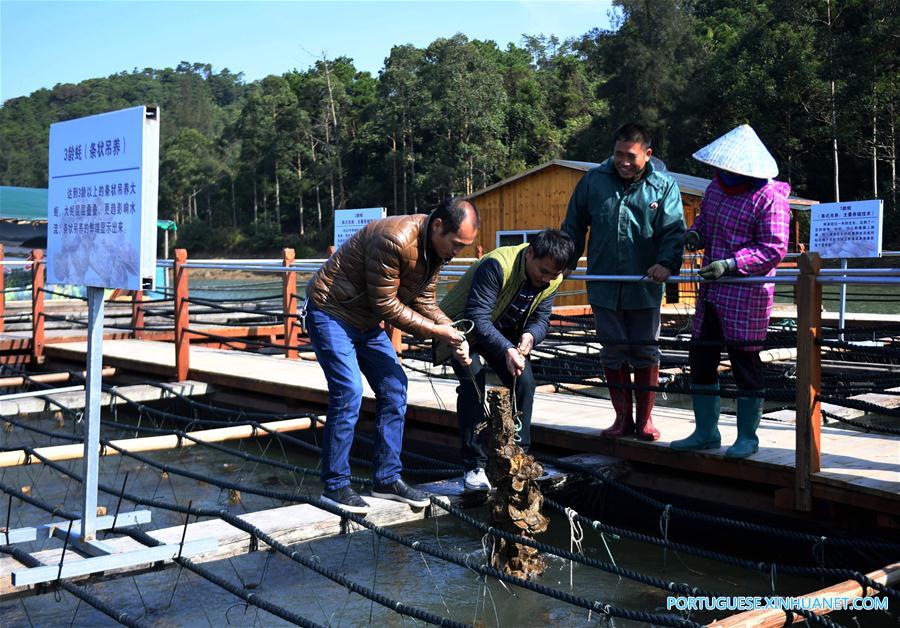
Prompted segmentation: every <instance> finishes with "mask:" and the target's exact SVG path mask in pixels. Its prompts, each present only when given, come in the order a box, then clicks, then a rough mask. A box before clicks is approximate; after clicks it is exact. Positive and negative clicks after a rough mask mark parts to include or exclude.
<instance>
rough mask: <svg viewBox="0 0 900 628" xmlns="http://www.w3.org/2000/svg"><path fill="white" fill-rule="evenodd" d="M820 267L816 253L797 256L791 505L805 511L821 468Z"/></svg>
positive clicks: (820, 260) (809, 506)
mask: <svg viewBox="0 0 900 628" xmlns="http://www.w3.org/2000/svg"><path fill="white" fill-rule="evenodd" d="M821 268H822V259H821V258H820V257H819V255H818V254H816V253H804V254H803V255H801V256H800V276H799V277H798V278H797V293H798V304H797V399H796V407H797V419H796V452H795V456H796V460H795V481H794V507H795V508H796V509H797V510H802V511H805V512H809V511H811V510H812V474H813V473H818V472H819V469H820V468H821V445H820V432H821V427H822V409H821V405H820V402H819V392H820V391H821V389H822V348H821V347H820V346H819V340H820V338H821V336H822V286H821V285H820V284H819V282H818V281H816V279H817V276H818V274H819V271H820V270H821Z"/></svg>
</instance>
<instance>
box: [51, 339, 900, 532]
mask: <svg viewBox="0 0 900 628" xmlns="http://www.w3.org/2000/svg"><path fill="white" fill-rule="evenodd" d="M85 351H86V343H84V342H74V343H65V344H51V345H47V348H46V353H47V356H48V357H49V358H51V359H53V358H55V359H62V360H66V361H70V362H79V363H83V362H84V359H85ZM104 364H105V365H108V366H114V367H120V368H124V369H129V370H134V371H138V372H143V373H147V374H152V375H156V376H161V377H170V376H171V374H172V373H173V372H174V368H175V351H174V347H173V345H171V344H168V343H162V342H155V341H148V340H111V341H107V342H105V343H104ZM188 377H189V378H190V379H192V380H197V381H202V382H207V383H210V384H213V385H219V386H223V387H233V388H236V389H239V390H245V391H252V392H256V393H262V394H267V395H274V396H277V397H280V398H293V399H297V400H301V401H305V402H310V403H316V404H326V403H327V401H328V393H327V386H326V382H325V377H324V375H323V373H322V370H321V369H320V368H319V366H318V364H317V363H315V362H309V361H302V360H285V359H284V358H283V357H281V356H271V355H259V354H252V353H243V352H237V351H229V350H223V349H211V348H204V347H192V348H191V368H190V372H189V374H188ZM409 379H410V385H409V403H408V412H407V416H408V418H409V420H410V421H411V422H413V423H415V422H424V423H429V424H432V425H440V426H445V427H451V428H452V427H455V426H456V416H455V410H456V391H455V389H456V382H455V381H452V380H442V379H437V378H433V379H430V380H429V378H427V377H425V376H424V375H417V374H415V373H411V374H410V376H409ZM373 400H374V395H373V393H372V391H371V389H369V388H368V386H365V401H364V407H365V408H366V409H368V410H370V411H371V410H372V409H373V408H374V403H373ZM613 418H614V411H613V408H612V406H611V404H610V403H609V402H608V401H606V400H602V399H593V398H587V397H581V396H574V395H566V394H560V393H537V395H536V397H535V406H534V416H533V419H532V441H533V442H534V443H535V444H544V445H550V446H554V447H561V448H565V449H568V450H570V451H578V452H585V453H599V454H604V455H609V456H614V457H617V458H621V459H624V460H629V461H636V462H643V463H651V464H654V465H659V466H662V467H670V468H676V469H682V470H685V471H691V472H698V473H702V474H709V475H713V476H719V477H724V478H734V479H739V480H747V481H751V482H756V483H760V484H764V485H770V486H771V487H772V488H773V489H774V490H776V491H777V490H778V489H788V491H782V494H783V495H786V494H788V492H789V491H790V490H792V489H791V487H793V484H794V451H795V433H794V425H793V422H792V421H784V422H778V421H770V420H764V421H763V423H762V425H761V426H760V429H759V432H758V435H759V438H760V451H759V453H758V454H756V455H755V456H753V457H752V458H749V459H746V460H729V459H727V458H725V457H724V453H725V447H723V448H722V449H720V450H718V451H710V452H690V453H679V452H675V451H672V450H671V449H670V448H669V446H668V444H669V442H670V441H672V440H675V439H679V438H683V437H685V436H687V435H688V434H690V433H691V431H692V429H693V413H692V412H691V411H690V410H681V409H676V408H666V407H657V408H656V409H655V411H654V422H655V424H656V425H657V427H658V428H659V430H660V432H661V433H662V440H660V441H658V442H655V443H645V442H640V441H637V440H636V439H631V438H629V439H622V440H618V441H613V442H610V441H604V440H601V439H600V430H601V429H602V428H604V427H607V426H608V425H610V424H611V423H612V421H613ZM411 427H412V425H411ZM719 428H720V431H721V432H722V441H723V443H724V444H725V445H728V444H731V443H732V442H733V441H734V439H735V437H736V426H735V421H734V417H732V416H728V415H723V417H722V419H721V421H720V423H719ZM821 446H822V465H821V466H822V469H821V471H820V472H819V473H816V474H815V475H814V476H813V495H814V496H815V497H818V498H821V499H826V500H829V501H834V502H840V503H844V504H850V505H854V506H859V507H862V508H866V509H869V510H873V511H876V512H884V513H890V514H894V515H900V438H897V437H892V436H888V435H883V434H864V433H861V432H856V431H850V430H845V429H839V428H836V427H830V426H823V427H822V437H821Z"/></svg>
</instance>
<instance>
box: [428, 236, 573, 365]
mask: <svg viewBox="0 0 900 628" xmlns="http://www.w3.org/2000/svg"><path fill="white" fill-rule="evenodd" d="M528 246H529V245H528V244H518V245H516V246H502V247H500V248H497V249H494V250H493V251H491V252H490V253H488V254H487V255H485V256H484V257H482V258H481V259H480V260H478V261H477V262H475V263H474V264H472V265H471V266H470V267H469V268H468V270H466V272H465V274H464V275H463V276H462V277H461V278H460V280H459V281H458V282H457V283H456V285H455V286H453V289H452V290H451V291H450V292H449V293H447V296H445V297H444V298H443V299H442V300H441V305H440V307H441V310H442V311H443V312H444V313H445V314H446V315H447V316H449V317H450V318H452V319H453V320H460V319H464V318H468V319H471V320H472V322H473V323H474V324H475V328H474V329H473V331H472V333H471V334H470V335H469V344H470V347H471V349H472V350H473V351H475V350H481V351H485V350H486V351H489V352H490V353H491V354H495V355H494V356H493V357H498V358H499V357H501V356H502V355H503V352H504V351H506V350H507V349H508V348H509V347H511V346H514V344H513V343H511V342H510V341H509V340H508V339H506V338H504V337H503V335H502V334H501V333H500V332H499V331H498V330H497V329H496V327H495V326H494V323H495V322H496V321H497V319H498V318H500V316H501V315H502V314H503V312H504V311H506V308H507V307H508V306H509V304H510V303H512V301H513V300H514V299H515V298H516V296H517V295H518V294H519V291H520V290H521V288H522V285H523V284H524V283H525V282H527V281H528V276H527V275H526V272H525V251H526V250H527V249H528ZM496 268H499V270H498V271H495V270H493V269H496ZM485 270H490V271H491V272H487V273H485V272H483V271H485ZM479 278H481V279H479ZM479 281H480V282H481V283H479V284H478V285H477V289H476V286H475V285H474V283H477V282H479ZM560 284H562V277H558V278H557V279H556V280H554V281H552V282H550V284H549V285H548V286H547V287H546V288H544V289H543V290H541V291H540V292H538V294H537V296H535V298H534V301H533V302H532V303H531V307H530V309H529V310H528V313H527V314H526V316H525V323H524V325H523V328H522V329H520V330H518V334H519V335H521V334H522V333H524V332H525V331H529V332H531V335H532V336H534V344H535V345H537V344H538V343H539V342H540V341H541V340H543V338H544V336H545V335H546V333H547V329H546V328H547V324H548V322H549V318H550V307H551V304H552V298H553V295H554V294H556V291H557V290H558V289H559V286H560ZM541 305H544V306H545V307H542V308H540V311H541V312H542V313H543V315H542V316H536V311H538V309H539V307H540V306H541ZM544 309H546V310H547V311H546V312H543V310H544ZM451 355H452V352H451V351H450V349H449V348H448V347H447V346H446V345H443V344H440V345H438V346H436V347H435V363H436V364H440V363H442V362H444V361H446V360H447V358H449V357H450V356H451Z"/></svg>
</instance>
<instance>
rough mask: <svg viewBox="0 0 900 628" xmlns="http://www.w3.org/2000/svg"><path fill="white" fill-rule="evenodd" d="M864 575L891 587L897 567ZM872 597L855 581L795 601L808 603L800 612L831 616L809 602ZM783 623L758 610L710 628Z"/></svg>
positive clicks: (777, 615)
mask: <svg viewBox="0 0 900 628" xmlns="http://www.w3.org/2000/svg"><path fill="white" fill-rule="evenodd" d="M866 575H867V576H868V577H869V578H871V579H872V580H874V581H876V582H880V583H881V584H884V585H887V586H893V585H895V584H896V583H897V582H900V563H893V564H891V565H888V566H886V567H882V568H881V569H879V570H878V571H873V572H872V573H869V574H866ZM873 595H877V592H876V591H874V590H872V589H870V588H867V589H866V591H865V592H863V589H862V587H861V586H859V583H858V582H856V581H855V580H845V581H844V582H840V583H838V584H835V585H832V586H830V587H827V588H825V589H820V590H818V591H816V592H814V593H807V594H806V595H801V596H800V597H798V598H797V600H801V601H802V600H809V602H800V603H801V604H803V606H801V608H809V610H810V612H812V613H815V614H816V615H827V614H828V613H829V612H831V611H830V609H828V608H819V606H825V605H824V603H820V604H814V603H813V602H812V600H816V599H821V600H824V599H825V598H850V599H856V598H860V597H868V596H873ZM785 621H786V615H785V614H784V611H782V610H779V609H777V608H772V609H761V610H758V611H746V612H744V613H739V614H737V615H732V616H731V617H726V618H725V619H723V620H721V621H714V622H713V623H711V624H710V626H716V627H717V628H733V627H737V626H741V627H747V628H750V627H753V628H776V627H778V626H784V625H785ZM793 621H794V623H796V622H799V621H805V620H804V618H803V617H802V616H800V615H796V614H795V615H794V619H793Z"/></svg>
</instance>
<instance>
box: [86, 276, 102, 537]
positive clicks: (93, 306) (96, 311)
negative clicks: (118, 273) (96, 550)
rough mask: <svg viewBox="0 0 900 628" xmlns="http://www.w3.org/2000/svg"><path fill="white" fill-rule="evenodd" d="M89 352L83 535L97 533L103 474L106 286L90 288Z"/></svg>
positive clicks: (88, 290) (88, 291) (93, 535)
mask: <svg viewBox="0 0 900 628" xmlns="http://www.w3.org/2000/svg"><path fill="white" fill-rule="evenodd" d="M87 293H88V354H87V384H86V386H85V399H84V406H85V413H84V422H85V424H84V482H83V484H82V490H83V491H84V492H83V497H84V499H83V500H82V503H83V504H84V508H83V509H82V511H81V517H82V523H81V538H82V540H83V541H93V540H94V538H95V537H96V534H97V477H98V475H99V473H100V384H101V379H102V377H103V376H102V375H101V370H102V368H103V296H104V290H103V288H94V287H88V289H87Z"/></svg>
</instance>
